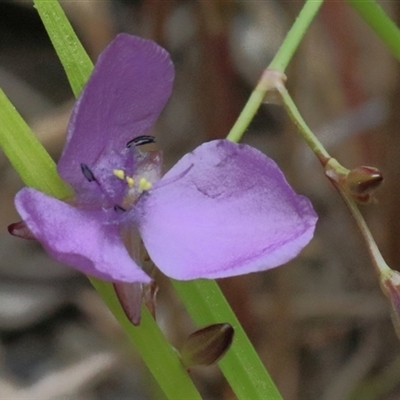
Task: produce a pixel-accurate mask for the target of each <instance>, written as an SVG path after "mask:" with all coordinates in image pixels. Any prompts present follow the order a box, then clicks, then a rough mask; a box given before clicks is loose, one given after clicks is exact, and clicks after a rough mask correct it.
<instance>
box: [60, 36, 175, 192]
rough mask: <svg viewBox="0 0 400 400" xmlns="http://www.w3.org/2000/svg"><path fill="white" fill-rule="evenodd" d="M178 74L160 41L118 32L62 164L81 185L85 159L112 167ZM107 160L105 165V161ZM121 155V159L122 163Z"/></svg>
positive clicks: (92, 81)
mask: <svg viewBox="0 0 400 400" xmlns="http://www.w3.org/2000/svg"><path fill="white" fill-rule="evenodd" d="M173 78H174V68H173V65H172V62H171V59H170V57H169V54H168V53H167V52H166V51H165V50H164V49H163V48H161V47H160V46H158V45H157V44H156V43H155V42H153V41H151V40H145V39H141V38H138V37H135V36H130V35H126V34H120V35H118V36H117V37H116V38H115V39H114V40H113V41H112V42H111V43H110V45H109V46H107V48H106V49H105V50H104V51H103V52H102V53H101V55H100V56H99V58H98V60H97V63H96V65H95V68H94V70H93V73H92V75H91V76H90V78H89V81H88V83H87V84H86V86H85V88H84V89H83V91H82V94H81V95H80V96H79V99H78V101H77V102H76V104H75V107H74V110H73V113H72V117H71V121H70V123H69V126H68V137H67V144H66V146H65V148H64V151H63V154H62V157H61V159H60V161H59V164H58V171H59V173H60V175H61V176H62V177H63V178H64V179H65V180H66V181H67V182H69V183H70V184H71V185H72V186H73V187H74V189H75V190H79V188H80V187H81V186H82V185H85V184H87V182H85V178H84V176H83V175H82V173H81V167H80V164H81V163H84V164H86V165H87V166H88V167H89V168H92V169H93V168H95V166H96V165H97V164H99V167H100V169H101V168H103V167H105V166H106V167H111V170H110V173H111V175H112V168H122V165H118V159H117V160H116V162H117V163H116V165H114V166H110V165H109V164H110V158H112V157H114V155H115V154H121V155H122V152H123V150H124V149H125V147H126V144H127V142H128V141H129V140H131V139H133V138H134V137H136V136H139V135H143V134H144V133H146V132H148V130H149V129H150V128H151V127H152V125H153V124H154V122H155V121H156V119H157V118H158V116H159V114H160V112H161V110H162V109H163V107H164V106H165V103H166V102H167V100H168V98H169V96H170V94H171V90H172V83H173ZM103 159H104V161H105V165H102V163H103ZM122 161H123V160H122V156H121V162H122Z"/></svg>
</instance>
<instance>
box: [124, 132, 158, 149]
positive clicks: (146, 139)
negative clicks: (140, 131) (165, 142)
mask: <svg viewBox="0 0 400 400" xmlns="http://www.w3.org/2000/svg"><path fill="white" fill-rule="evenodd" d="M155 142H156V138H155V137H154V136H150V135H143V136H138V137H135V138H134V139H132V140H130V141H129V142H128V143H127V144H126V147H128V148H129V147H131V146H132V145H134V146H142V145H144V144H149V143H155Z"/></svg>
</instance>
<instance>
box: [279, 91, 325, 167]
mask: <svg viewBox="0 0 400 400" xmlns="http://www.w3.org/2000/svg"><path fill="white" fill-rule="evenodd" d="M279 93H280V95H281V96H282V100H283V106H284V107H285V109H286V112H287V113H288V115H289V117H290V119H291V120H292V121H293V123H294V124H295V125H296V127H297V129H298V130H299V132H300V134H301V136H302V137H303V139H304V140H305V141H306V142H307V144H308V146H309V147H310V149H311V150H312V151H313V152H314V153H315V155H316V156H317V157H318V159H319V160H320V161H321V163H322V165H324V166H325V163H326V161H327V160H328V159H329V158H330V157H331V156H330V155H329V153H328V152H327V151H326V149H325V147H324V146H323V145H322V143H321V142H320V141H319V140H318V138H317V137H316V136H315V135H314V133H313V132H312V130H311V129H310V128H309V127H308V125H307V124H306V122H305V121H304V119H303V117H302V116H301V114H300V112H299V110H298V109H297V107H296V105H295V103H294V101H293V99H292V98H291V97H290V94H289V92H288V91H287V90H286V88H285V87H284V86H282V87H280V88H279Z"/></svg>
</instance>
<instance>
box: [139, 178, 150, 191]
mask: <svg viewBox="0 0 400 400" xmlns="http://www.w3.org/2000/svg"><path fill="white" fill-rule="evenodd" d="M151 186H152V184H151V183H150V182H149V181H148V180H147V179H146V178H140V181H139V192H144V191H145V190H149V189H150V188H151Z"/></svg>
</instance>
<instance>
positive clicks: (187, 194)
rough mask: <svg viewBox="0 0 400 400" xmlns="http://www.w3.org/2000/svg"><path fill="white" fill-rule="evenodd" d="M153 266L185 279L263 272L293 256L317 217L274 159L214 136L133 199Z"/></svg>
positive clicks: (306, 240) (305, 239)
mask: <svg viewBox="0 0 400 400" xmlns="http://www.w3.org/2000/svg"><path fill="white" fill-rule="evenodd" d="M137 211H138V215H140V218H139V230H140V232H141V235H142V239H143V241H144V244H145V246H146V248H147V251H148V253H149V255H150V257H151V258H152V260H153V261H154V262H155V264H156V265H157V266H158V267H159V268H160V269H161V270H162V271H163V272H164V273H165V274H166V275H168V276H170V277H172V278H175V279H181V280H187V279H195V278H223V277H227V276H234V275H239V274H245V273H249V272H255V271H260V270H266V269H269V268H273V267H276V266H278V265H281V264H283V263H285V262H287V261H289V260H290V259H292V258H294V257H295V256H296V255H297V254H298V253H299V252H300V250H301V249H302V248H303V247H304V246H305V245H306V244H307V243H308V242H309V241H310V239H311V238H312V236H313V232H314V228H315V224H316V221H317V216H316V214H315V212H314V210H313V208H312V205H311V203H310V201H309V200H308V199H307V198H305V197H303V196H300V195H297V194H296V193H295V192H294V191H293V189H292V188H291V187H290V186H289V184H288V183H287V182H286V180H285V177H284V176H283V174H282V172H281V171H280V170H279V168H278V166H277V165H276V164H275V162H274V161H272V160H271V159H269V158H268V157H266V156H265V155H264V154H263V153H261V152H260V151H258V150H256V149H254V148H252V147H249V146H247V145H243V144H240V145H238V144H235V143H231V142H229V141H227V140H218V141H213V142H209V143H205V144H203V145H201V146H200V147H198V148H197V149H195V150H194V151H193V152H192V153H189V154H186V155H185V156H184V157H183V158H182V159H181V160H180V161H179V162H178V163H177V164H176V165H175V166H174V167H173V168H172V169H171V170H170V171H169V172H168V173H167V174H166V175H165V176H164V177H163V179H162V180H161V181H160V182H159V184H158V185H156V186H155V188H154V189H153V190H151V191H150V192H149V193H145V195H144V196H142V197H141V198H140V199H139V202H138V205H137Z"/></svg>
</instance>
